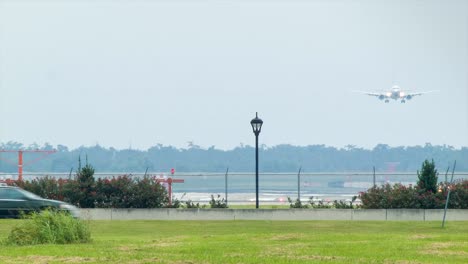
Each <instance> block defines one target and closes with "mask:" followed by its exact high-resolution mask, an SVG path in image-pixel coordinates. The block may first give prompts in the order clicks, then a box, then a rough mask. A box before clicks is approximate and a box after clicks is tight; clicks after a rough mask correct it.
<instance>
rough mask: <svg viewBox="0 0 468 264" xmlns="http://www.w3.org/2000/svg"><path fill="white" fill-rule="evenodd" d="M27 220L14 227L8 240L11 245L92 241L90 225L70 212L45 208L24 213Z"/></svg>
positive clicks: (7, 242)
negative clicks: (40, 210) (38, 211)
mask: <svg viewBox="0 0 468 264" xmlns="http://www.w3.org/2000/svg"><path fill="white" fill-rule="evenodd" d="M23 218H25V220H26V221H24V222H21V223H20V224H19V225H18V226H16V227H14V228H13V229H12V230H11V232H10V234H9V236H8V238H7V240H6V241H5V243H6V244H9V245H21V246H22V245H35V244H71V243H87V242H90V241H91V233H90V231H89V227H88V225H87V224H86V223H85V222H84V221H82V220H80V219H75V218H73V217H72V216H71V215H70V214H69V213H67V212H63V211H56V210H45V211H42V212H40V213H36V212H35V213H32V214H30V215H24V216H23Z"/></svg>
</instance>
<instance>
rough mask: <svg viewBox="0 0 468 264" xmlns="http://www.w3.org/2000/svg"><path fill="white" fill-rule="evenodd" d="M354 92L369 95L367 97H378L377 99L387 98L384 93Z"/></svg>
mask: <svg viewBox="0 0 468 264" xmlns="http://www.w3.org/2000/svg"><path fill="white" fill-rule="evenodd" d="M353 92H355V93H362V94H367V95H370V96H377V97H380V96H385V94H384V93H372V92H363V91H353Z"/></svg>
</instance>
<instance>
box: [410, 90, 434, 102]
mask: <svg viewBox="0 0 468 264" xmlns="http://www.w3.org/2000/svg"><path fill="white" fill-rule="evenodd" d="M433 92H437V91H427V92H417V93H406V94H405V98H406V99H408V100H409V99H411V98H413V97H414V96H418V95H423V94H428V93H433Z"/></svg>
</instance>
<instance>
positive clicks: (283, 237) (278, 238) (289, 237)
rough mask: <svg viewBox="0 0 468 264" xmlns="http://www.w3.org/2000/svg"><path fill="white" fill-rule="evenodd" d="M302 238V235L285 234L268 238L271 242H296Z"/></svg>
mask: <svg viewBox="0 0 468 264" xmlns="http://www.w3.org/2000/svg"><path fill="white" fill-rule="evenodd" d="M302 238H304V235H302V234H285V235H275V236H272V237H271V238H270V240H273V241H286V240H298V239H302Z"/></svg>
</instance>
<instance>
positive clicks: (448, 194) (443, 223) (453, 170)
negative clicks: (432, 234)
mask: <svg viewBox="0 0 468 264" xmlns="http://www.w3.org/2000/svg"><path fill="white" fill-rule="evenodd" d="M455 166H457V161H455V162H454V163H453V169H452V178H451V179H450V185H452V183H453V174H454V173H455ZM450 185H449V188H448V193H447V200H446V201H445V209H444V219H442V228H444V225H445V216H446V215H447V208H448V203H449V199H450Z"/></svg>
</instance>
